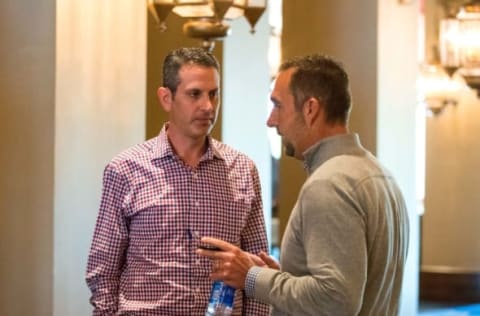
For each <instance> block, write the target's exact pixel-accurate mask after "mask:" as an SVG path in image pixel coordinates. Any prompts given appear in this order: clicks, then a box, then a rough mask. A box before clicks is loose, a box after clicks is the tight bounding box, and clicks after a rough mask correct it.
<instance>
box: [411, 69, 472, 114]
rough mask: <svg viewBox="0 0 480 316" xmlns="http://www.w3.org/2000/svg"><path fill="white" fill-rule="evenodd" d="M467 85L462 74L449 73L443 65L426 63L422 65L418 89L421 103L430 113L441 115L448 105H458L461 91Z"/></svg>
mask: <svg viewBox="0 0 480 316" xmlns="http://www.w3.org/2000/svg"><path fill="white" fill-rule="evenodd" d="M465 87H466V83H465V80H464V79H463V77H462V76H460V75H459V74H457V73H455V74H453V75H449V74H448V73H447V71H446V70H445V69H444V68H443V67H442V66H441V65H438V64H426V65H421V67H420V76H419V79H418V81H417V89H418V91H419V96H420V103H421V104H423V105H424V106H425V107H426V108H427V110H428V113H429V114H430V115H434V116H436V115H439V114H440V113H442V112H443V111H444V110H445V108H446V107H447V106H449V105H452V106H455V105H457V103H458V99H459V96H460V93H462V91H463V90H464V89H465Z"/></svg>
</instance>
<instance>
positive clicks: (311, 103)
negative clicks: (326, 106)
mask: <svg viewBox="0 0 480 316" xmlns="http://www.w3.org/2000/svg"><path fill="white" fill-rule="evenodd" d="M322 111H323V106H322V105H321V104H320V102H319V101H318V99H317V98H314V97H310V98H308V99H307V100H306V101H305V104H304V105H303V118H304V119H305V122H306V124H307V126H312V125H314V124H315V123H316V122H317V121H318V120H319V119H321V115H322V113H321V112H322Z"/></svg>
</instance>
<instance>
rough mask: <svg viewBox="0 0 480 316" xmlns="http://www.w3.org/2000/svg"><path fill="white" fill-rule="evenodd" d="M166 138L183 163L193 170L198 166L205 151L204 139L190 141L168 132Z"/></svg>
mask: <svg viewBox="0 0 480 316" xmlns="http://www.w3.org/2000/svg"><path fill="white" fill-rule="evenodd" d="M167 137H168V140H169V142H170V144H171V145H172V148H173V150H174V151H175V153H176V154H177V155H178V156H179V157H180V159H182V160H183V162H185V163H186V164H187V165H189V166H191V167H194V168H195V167H197V166H198V164H199V162H200V158H202V156H203V154H204V153H205V152H206V151H207V138H206V137H201V138H198V139H192V138H188V137H184V136H183V135H176V134H175V133H171V132H169V130H167Z"/></svg>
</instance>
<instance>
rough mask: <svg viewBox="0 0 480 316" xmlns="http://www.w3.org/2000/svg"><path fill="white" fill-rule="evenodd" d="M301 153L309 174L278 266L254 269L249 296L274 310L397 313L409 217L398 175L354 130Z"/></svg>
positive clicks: (338, 314)
mask: <svg viewBox="0 0 480 316" xmlns="http://www.w3.org/2000/svg"><path fill="white" fill-rule="evenodd" d="M304 157H305V166H306V169H307V171H308V173H309V177H308V179H307V180H306V182H305V183H304V185H303V187H302V189H301V191H300V193H299V197H298V200H297V202H296V205H295V207H294V208H293V211H292V213H291V216H290V219H289V223H288V225H287V228H286V231H285V234H284V237H283V241H282V248H281V253H280V256H281V260H280V263H281V271H277V270H273V269H267V268H258V267H257V268H252V269H251V270H250V271H249V273H248V276H247V280H246V284H253V286H251V290H250V291H248V288H247V289H246V293H247V295H249V296H253V297H255V298H257V299H259V300H261V301H263V302H266V303H269V304H271V305H272V307H273V309H272V315H294V316H299V315H315V316H321V315H335V316H342V315H348V316H350V315H369V316H375V315H379V316H380V315H381V316H391V315H397V314H398V308H399V298H400V290H401V284H402V276H403V271H404V264H405V260H406V253H407V247H408V216H407V210H406V207H405V202H404V199H403V197H402V194H401V192H400V190H399V188H398V186H397V184H396V182H395V180H394V179H393V177H392V176H391V175H390V173H389V172H388V171H387V170H385V168H383V167H382V166H381V165H380V163H379V162H378V161H377V159H376V158H375V157H374V156H373V155H372V154H370V153H369V152H368V151H367V150H365V149H364V148H363V147H362V146H361V144H360V141H359V138H358V135H356V134H346V135H339V136H334V137H330V138H327V139H324V140H322V141H321V142H319V143H317V144H316V145H314V146H312V147H311V148H310V149H308V150H307V151H306V152H305V153H304Z"/></svg>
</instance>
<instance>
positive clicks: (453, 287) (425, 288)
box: [420, 266, 480, 303]
mask: <svg viewBox="0 0 480 316" xmlns="http://www.w3.org/2000/svg"><path fill="white" fill-rule="evenodd" d="M420 299H421V300H425V301H434V302H435V301H442V302H461V303H474V302H475V303H476V302H479V301H480V271H476V270H473V269H468V268H457V267H448V266H422V268H421V270H420Z"/></svg>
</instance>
